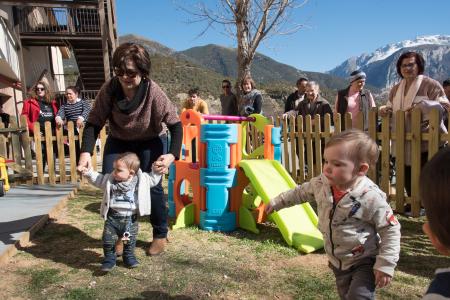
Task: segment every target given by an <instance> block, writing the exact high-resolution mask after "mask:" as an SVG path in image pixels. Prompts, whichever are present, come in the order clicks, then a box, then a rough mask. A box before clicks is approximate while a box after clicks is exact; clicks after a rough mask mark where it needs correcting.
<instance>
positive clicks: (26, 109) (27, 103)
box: [21, 99, 33, 133]
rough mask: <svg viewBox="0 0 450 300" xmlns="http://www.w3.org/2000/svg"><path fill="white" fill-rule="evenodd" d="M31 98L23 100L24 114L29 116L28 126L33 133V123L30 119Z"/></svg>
mask: <svg viewBox="0 0 450 300" xmlns="http://www.w3.org/2000/svg"><path fill="white" fill-rule="evenodd" d="M30 104H31V103H30V100H29V99H27V100H25V101H24V102H23V107H22V113H21V114H22V115H24V116H25V117H26V118H27V126H28V131H29V132H30V133H33V123H32V122H31V120H30V113H31V112H30Z"/></svg>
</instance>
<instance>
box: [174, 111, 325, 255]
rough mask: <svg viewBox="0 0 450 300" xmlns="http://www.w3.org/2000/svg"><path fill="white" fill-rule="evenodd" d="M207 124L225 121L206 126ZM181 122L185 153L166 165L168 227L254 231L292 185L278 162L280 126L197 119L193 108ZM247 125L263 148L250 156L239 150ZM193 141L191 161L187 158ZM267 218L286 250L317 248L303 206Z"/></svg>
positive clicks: (257, 118)
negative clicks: (170, 219) (267, 209)
mask: <svg viewBox="0 0 450 300" xmlns="http://www.w3.org/2000/svg"><path fill="white" fill-rule="evenodd" d="M209 120H222V121H228V123H227V124H209V123H207V121H209ZM181 122H182V124H183V146H184V149H185V154H186V155H185V157H183V158H182V159H180V160H179V161H176V162H175V163H174V164H173V165H172V167H171V170H170V174H169V197H168V198H169V215H170V216H171V217H175V216H176V217H177V218H176V222H175V225H174V226H173V229H177V228H181V227H186V226H189V225H194V224H196V225H198V226H199V227H200V228H202V229H204V230H209V231H223V232H230V231H233V230H235V229H236V228H237V227H240V228H243V229H245V230H248V231H250V232H253V233H259V229H258V228H257V223H262V222H265V221H266V219H267V217H268V216H267V215H266V214H265V212H264V207H265V203H268V202H269V201H270V199H271V198H273V197H275V196H277V195H278V194H280V193H281V192H284V191H287V190H289V189H292V188H293V187H295V186H296V183H295V182H294V180H293V179H292V177H291V176H290V174H289V173H288V172H287V171H286V169H285V168H284V167H283V166H282V165H281V163H280V161H281V136H280V134H281V128H280V127H274V126H273V125H271V124H270V123H269V120H268V119H266V118H265V117H264V116H262V115H259V114H253V115H250V116H249V117H235V116H221V115H201V114H199V113H197V112H195V111H193V110H187V111H185V112H183V113H182V114H181ZM231 122H236V123H231ZM249 123H252V125H253V126H254V127H256V129H257V131H259V132H263V133H264V143H263V145H261V146H259V147H257V148H256V149H254V150H253V151H252V152H251V153H247V152H246V150H245V148H246V147H245V146H246V127H247V126H248V125H249ZM193 141H194V142H195V143H197V149H198V151H197V152H198V155H197V160H198V161H197V162H192V161H191V158H190V155H189V152H190V151H191V145H192V142H193ZM189 185H190V191H191V193H189ZM269 217H270V218H271V220H272V221H273V222H274V223H275V224H276V225H277V227H278V228H279V230H280V232H281V234H282V236H283V238H284V239H285V241H286V242H287V244H288V245H289V246H292V247H294V248H296V249H297V250H299V251H301V252H304V253H310V252H313V251H315V250H317V249H320V248H323V238H322V235H321V233H320V232H319V230H318V229H317V222H318V220H317V215H316V214H315V212H314V210H313V209H312V207H311V206H310V204H309V203H303V204H301V205H296V206H293V207H289V208H285V209H282V210H280V211H278V212H274V213H272V214H271V215H270V216H269Z"/></svg>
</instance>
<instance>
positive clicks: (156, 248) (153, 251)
mask: <svg viewBox="0 0 450 300" xmlns="http://www.w3.org/2000/svg"><path fill="white" fill-rule="evenodd" d="M166 244H167V238H161V239H153V242H152V243H151V245H150V247H149V248H148V249H147V251H146V253H147V255H149V256H155V255H160V254H161V253H163V252H164V247H165V246H166Z"/></svg>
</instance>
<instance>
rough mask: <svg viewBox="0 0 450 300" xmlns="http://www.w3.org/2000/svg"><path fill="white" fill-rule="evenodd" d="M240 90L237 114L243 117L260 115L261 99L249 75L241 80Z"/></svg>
mask: <svg viewBox="0 0 450 300" xmlns="http://www.w3.org/2000/svg"><path fill="white" fill-rule="evenodd" d="M240 88H241V91H242V95H241V100H240V101H239V103H240V104H239V114H240V115H241V116H244V117H247V116H249V115H251V114H262V102H263V98H262V95H261V92H260V91H258V90H257V89H256V86H255V82H254V81H253V79H252V77H251V76H250V75H247V76H245V77H244V78H243V79H242V80H241V84H240Z"/></svg>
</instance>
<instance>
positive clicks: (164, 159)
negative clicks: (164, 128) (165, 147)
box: [154, 153, 175, 174]
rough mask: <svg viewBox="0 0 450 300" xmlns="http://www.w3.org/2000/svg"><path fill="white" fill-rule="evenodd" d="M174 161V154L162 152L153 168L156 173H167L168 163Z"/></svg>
mask: <svg viewBox="0 0 450 300" xmlns="http://www.w3.org/2000/svg"><path fill="white" fill-rule="evenodd" d="M174 161H175V156H173V154H171V153H167V154H163V155H161V156H160V157H158V159H157V160H156V161H155V165H154V168H155V170H156V171H157V172H158V173H160V174H161V173H164V174H167V173H168V172H169V167H170V165H171V164H172V163H173V162H174Z"/></svg>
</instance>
